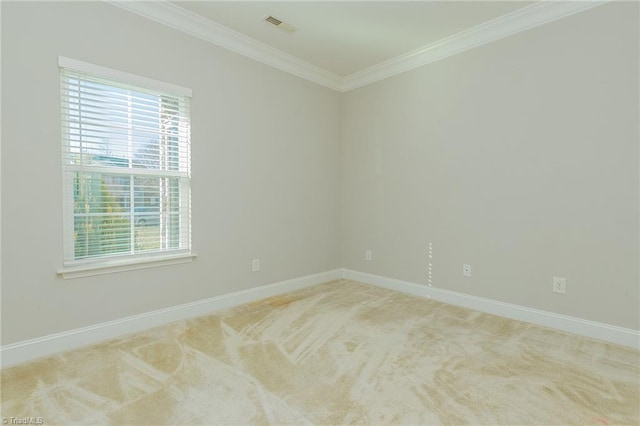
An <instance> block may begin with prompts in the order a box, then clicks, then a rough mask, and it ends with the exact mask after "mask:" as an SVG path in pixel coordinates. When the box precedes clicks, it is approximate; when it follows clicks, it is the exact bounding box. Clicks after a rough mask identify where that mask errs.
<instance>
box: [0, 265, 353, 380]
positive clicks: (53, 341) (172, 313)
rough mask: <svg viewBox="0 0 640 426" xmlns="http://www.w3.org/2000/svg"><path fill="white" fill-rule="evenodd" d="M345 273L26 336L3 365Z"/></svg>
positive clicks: (1, 355) (8, 348)
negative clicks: (49, 333) (28, 338)
mask: <svg viewBox="0 0 640 426" xmlns="http://www.w3.org/2000/svg"><path fill="white" fill-rule="evenodd" d="M341 277H342V270H339V269H337V270H333V271H328V272H323V273H319V274H314V275H307V276H305V277H300V278H294V279H291V280H287V281H281V282H278V283H273V284H268V285H263V286H260V287H255V288H250V289H247V290H241V291H236V292H233V293H229V294H223V295H221V296H216V297H212V298H209V299H204V300H198V301H195V302H190V303H185V304H183V305H177V306H172V307H169V308H165V309H159V310H157V311H152V312H147V313H144V314H139V315H133V316H130V317H125V318H121V319H118V320H114V321H108V322H104V323H101V324H96V325H92V326H89V327H82V328H77V329H75V330H70V331H65V332H62V333H56V334H51V335H48V336H44V337H38V338H35V339H30V340H24V341H22V342H17V343H12V344H9V345H4V346H2V347H0V360H1V364H2V367H3V368H4V367H9V366H12V365H17V364H21V363H23V362H27V361H31V360H34V359H37V358H41V357H45V356H50V355H54V354H56V353H60V352H65V351H68V350H72V349H77V348H80V347H83V346H87V345H91V344H95V343H99V342H103V341H105V340H108V339H113V338H116V337H121V336H124V335H127V334H131V333H136V332H139V331H143V330H146V329H149V328H152V327H157V326H160V325H164V324H169V323H172V322H175V321H180V320H184V319H188V318H195V317H198V316H203V315H208V314H211V313H213V312H216V311H219V310H221V309H225V308H230V307H233V306H238V305H242V304H244V303H249V302H253V301H256V300H260V299H264V298H266V297H271V296H276V295H278V294H282V293H287V292H290V291H294V290H300V289H302V288H305V287H310V286H312V285H316V284H322V283H325V282H328V281H332V280H336V279H339V278H341Z"/></svg>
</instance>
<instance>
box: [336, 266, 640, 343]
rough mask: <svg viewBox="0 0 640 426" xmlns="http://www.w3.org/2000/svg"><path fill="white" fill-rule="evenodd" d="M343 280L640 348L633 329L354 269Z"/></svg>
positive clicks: (344, 273)
mask: <svg viewBox="0 0 640 426" xmlns="http://www.w3.org/2000/svg"><path fill="white" fill-rule="evenodd" d="M342 277H343V278H346V279H349V280H353V281H359V282H362V283H365V284H371V285H375V286H378V287H383V288H387V289H390V290H396V291H400V292H402V293H407V294H412V295H415V296H421V297H426V298H431V299H434V300H437V301H440V302H444V303H448V304H450V305H456V306H462V307H465V308H469V309H474V310H476V311H481V312H486V313H489V314H493V315H498V316H501V317H505V318H510V319H514V320H518V321H524V322H528V323H531V324H536V325H541V326H544V327H549V328H554V329H557V330H561V331H565V332H568V333H573V334H577V335H580V336H585V337H590V338H593V339H598V340H604V341H606V342H610V343H616V344H619V345H624V346H629V347H631V348H634V349H640V331H638V330H633V329H630V328H623V327H618V326H615V325H609V324H604V323H600V322H596V321H589V320H584V319H580V318H575V317H570V316H567V315H560V314H555V313H553V312H546V311H541V310H538V309H532V308H527V307H525V306H519V305H514V304H511V303H504V302H498V301H496V300H491V299H485V298H482V297H476V296H470V295H468V294H463V293H458V292H455V291H449V290H443V289H439V288H435V287H428V286H426V285H424V284H416V283H412V282H407V281H401V280H396V279H393V278H387V277H382V276H379V275H373V274H368V273H364V272H358V271H354V270H350V269H343V270H342Z"/></svg>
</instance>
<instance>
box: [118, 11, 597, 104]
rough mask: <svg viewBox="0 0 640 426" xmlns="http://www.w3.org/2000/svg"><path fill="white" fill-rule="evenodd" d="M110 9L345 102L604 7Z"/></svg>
mask: <svg viewBox="0 0 640 426" xmlns="http://www.w3.org/2000/svg"><path fill="white" fill-rule="evenodd" d="M106 1H108V2H110V3H111V4H113V5H114V6H117V7H119V8H122V9H125V10H128V11H129V12H132V13H136V14H138V15H141V16H144V17H145V18H148V19H151V20H154V21H156V22H159V23H161V24H163V25H167V26H169V27H172V28H174V29H176V30H178V31H182V32H184V33H187V34H191V35H192V36H194V37H198V38H200V39H203V40H206V41H208V42H211V43H213V44H216V45H218V46H220V47H223V48H225V49H229V50H231V51H234V52H236V53H239V54H241V55H244V56H247V57H249V58H252V59H255V60H257V61H260V62H262V63H265V64H268V65H271V66H273V67H275V68H278V69H280V70H282V71H286V72H289V73H291V74H294V75H297V76H298V77H301V78H304V79H306V80H309V81H312V82H314V83H318V84H321V85H323V86H326V87H329V88H331V89H334V90H338V91H341V92H345V91H349V90H353V89H355V88H358V87H362V86H365V85H367V84H370V83H373V82H376V81H379V80H382V79H385V78H388V77H391V76H394V75H397V74H400V73H403V72H406V71H409V70H411V69H414V68H417V67H421V66H424V65H426V64H429V63H431V62H434V61H438V60H441V59H443V58H446V57H448V56H451V55H455V54H457V53H460V52H464V51H465V50H468V49H472V48H475V47H478V46H481V45H483V44H487V43H491V42H494V41H496V40H499V39H501V38H504V37H509V36H511V35H513V34H516V33H519V32H521V31H527V30H529V29H531V28H535V27H537V26H540V25H545V24H547V23H549V22H552V21H555V20H558V19H562V18H564V17H567V16H570V15H573V14H575V13H579V12H581V11H583V10H587V9H590V8H592V7H596V6H598V5H601V4H604V3H607V2H608V1H610V0H589V1H515V0H514V1H483V0H475V1H376V0H369V1H366V0H365V1H362V0H360V1H330V0H328V1H307V0H298V1H277V2H273V1H242V0H236V1H178V0H174V1H167V0H154V1H127V0H106ZM269 15H271V16H274V17H276V18H278V19H280V20H282V21H284V22H285V23H287V24H290V25H292V26H294V27H296V28H297V31H295V32H293V33H288V32H286V31H283V30H282V29H281V28H280V27H275V26H273V25H272V24H269V23H267V22H265V20H264V19H265V18H266V17H267V16H269Z"/></svg>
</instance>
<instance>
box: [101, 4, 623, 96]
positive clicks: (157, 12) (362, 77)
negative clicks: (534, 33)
mask: <svg viewBox="0 0 640 426" xmlns="http://www.w3.org/2000/svg"><path fill="white" fill-rule="evenodd" d="M106 1H107V2H108V3H110V4H112V5H114V6H117V7H119V8H122V9H124V10H127V11H129V12H132V13H135V14H137V15H140V16H143V17H145V18H148V19H151V20H153V21H156V22H158V23H160V24H163V25H166V26H168V27H171V28H173V29H175V30H178V31H182V32H184V33H187V34H190V35H192V36H194V37H198V38H200V39H202V40H205V41H208V42H210V43H213V44H215V45H217V46H220V47H223V48H225V49H228V50H231V51H233V52H236V53H239V54H241V55H244V56H247V57H249V58H251V59H254V60H256V61H259V62H262V63H264V64H267V65H270V66H272V67H274V68H277V69H279V70H281V71H285V72H288V73H290V74H293V75H296V76H298V77H300V78H303V79H305V80H308V81H311V82H314V83H317V84H320V85H322V86H325V87H328V88H330V89H333V90H337V91H339V92H347V91H349V90H353V89H356V88H358V87H362V86H365V85H367V84H371V83H375V82H376V81H380V80H383V79H385V78H389V77H392V76H394V75H398V74H401V73H404V72H406V71H410V70H412V69H415V68H418V67H421V66H423V65H427V64H430V63H432V62H435V61H439V60H440V59H444V58H446V57H449V56H452V55H455V54H457V53H461V52H464V51H465V50H468V49H472V48H474V47H478V46H482V45H484V44H488V43H491V42H493V41H496V40H500V39H501V38H505V37H508V36H511V35H513V34H517V33H519V32H522V31H526V30H529V29H532V28H535V27H538V26H540V25H544V24H546V23H549V22H553V21H556V20H558V19H561V18H565V17H567V16H571V15H574V14H576V13H578V12H582V11H584V10H587V9H591V8H593V7H596V6H599V5H602V4H604V3H608V2H609V1H611V0H586V1H537V2H535V3H533V4H531V5H529V6H526V7H523V8H521V9H518V10H516V11H513V12H511V13H508V14H506V15H503V16H499V17H497V18H495V19H492V20H490V21H487V22H484V23H482V24H480V25H476V26H475V27H472V28H469V29H466V30H463V31H460V32H458V33H456V34H453V35H451V36H449V37H445V38H443V39H441V40H437V41H435V42H433V43H430V44H428V45H426V46H423V47H421V48H419V49H416V50H413V51H411V52H408V53H405V54H403V55H400V56H398V57H395V58H392V59H389V60H387V61H384V62H381V63H379V64H377V65H373V66H371V67H369V68H366V69H364V70H361V71H358V72H355V73H353V74H350V75H347V76H344V77H343V76H340V75H337V74H335V73H332V72H330V71H327V70H325V69H322V68H320V67H317V66H315V65H313V64H310V63H308V62H306V61H303V60H302V59H299V58H296V57H295V56H293V55H290V54H288V53H285V52H283V51H281V50H278V49H276V48H273V47H271V46H269V45H267V44H265V43H262V42H260V41H258V40H255V39H253V38H251V37H248V36H245V35H244V34H241V33H239V32H237V31H234V30H232V29H230V28H227V27H225V26H223V25H220V24H218V23H216V22H214V21H211V20H209V19H206V18H203V17H202V16H200V15H197V14H195V13H193V12H191V11H189V10H187V9H184V8H182V7H180V6H177V5H175V4H173V3H170V2H169V1H167V0H158V1H126V0H124V1H123V0H106Z"/></svg>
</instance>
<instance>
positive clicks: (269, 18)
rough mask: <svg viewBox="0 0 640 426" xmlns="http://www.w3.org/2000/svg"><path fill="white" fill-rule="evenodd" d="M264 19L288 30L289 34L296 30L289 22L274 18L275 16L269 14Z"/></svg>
mask: <svg viewBox="0 0 640 426" xmlns="http://www.w3.org/2000/svg"><path fill="white" fill-rule="evenodd" d="M264 20H265V21H266V22H268V23H270V24H272V25H274V26H276V27H278V28H280V29H281V30H283V31H286V32H288V33H289V34H291V33H293V32H295V31H296V30H297V28H296V27H294V26H293V25H291V24H288V23H286V22H284V21H282V20H280V19H278V18H276V17H275V16H272V15H269V16H267V17H266V18H264Z"/></svg>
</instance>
